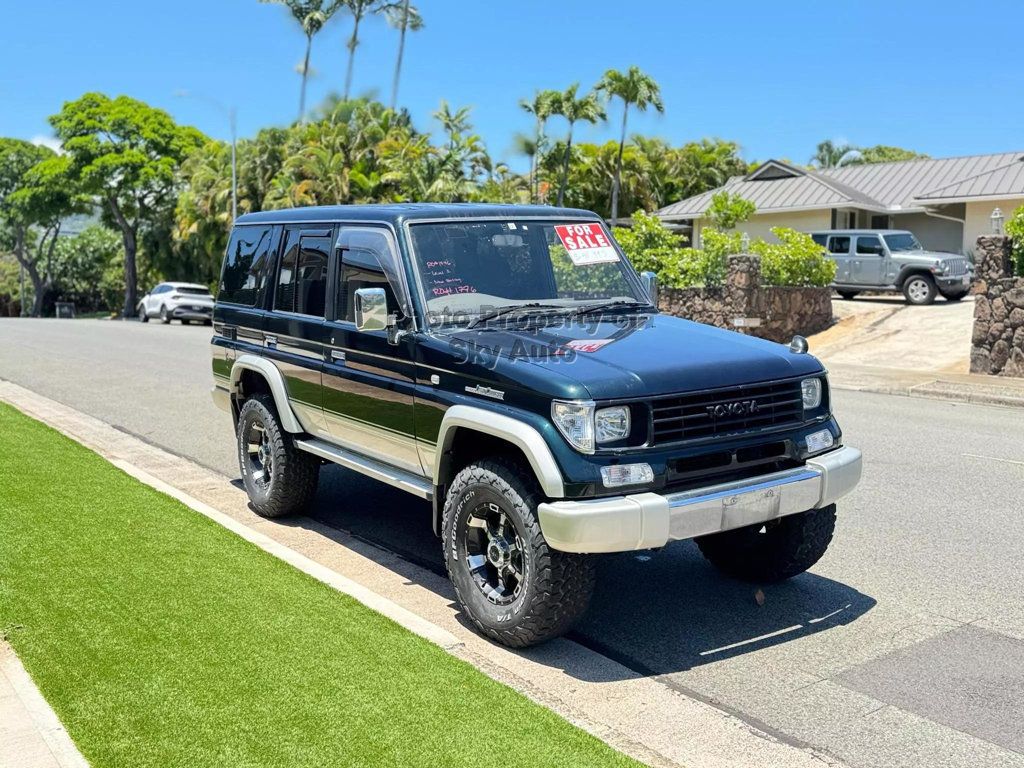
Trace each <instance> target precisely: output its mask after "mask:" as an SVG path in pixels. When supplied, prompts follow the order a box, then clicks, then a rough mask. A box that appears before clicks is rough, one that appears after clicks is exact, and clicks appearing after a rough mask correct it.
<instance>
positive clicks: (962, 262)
mask: <svg viewBox="0 0 1024 768" xmlns="http://www.w3.org/2000/svg"><path fill="white" fill-rule="evenodd" d="M946 264H947V265H948V266H949V271H948V272H947V273H946V274H947V275H950V276H951V277H960V276H961V275H966V274H967V259H946Z"/></svg>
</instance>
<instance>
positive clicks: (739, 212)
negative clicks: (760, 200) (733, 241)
mask: <svg viewBox="0 0 1024 768" xmlns="http://www.w3.org/2000/svg"><path fill="white" fill-rule="evenodd" d="M755 211H757V206H756V205H754V204H753V203H752V202H750V201H749V200H747V199H745V198H743V197H741V196H740V195H735V194H733V193H732V192H729V191H728V190H725V189H723V190H722V191H721V192H716V193H715V194H714V195H712V196H711V205H709V206H708V209H707V211H706V212H705V213H704V215H705V216H706V217H707V219H708V220H709V221H710V222H711V225H712V226H713V227H715V228H717V229H735V228H736V225H737V224H742V223H743V222H744V221H746V220H747V219H749V218H750V217H751V216H753V215H754V212H755Z"/></svg>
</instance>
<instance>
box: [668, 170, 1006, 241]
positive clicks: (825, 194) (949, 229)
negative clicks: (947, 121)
mask: <svg viewBox="0 0 1024 768" xmlns="http://www.w3.org/2000/svg"><path fill="white" fill-rule="evenodd" d="M722 190H727V191H729V192H731V193H733V194H737V195H740V196H741V197H744V198H746V199H747V200H750V201H751V202H752V203H754V205H756V206H757V212H756V213H755V214H754V215H753V216H752V217H751V218H750V220H749V221H747V222H744V223H743V224H742V225H740V227H739V229H742V230H743V231H746V232H747V233H748V234H749V235H750V236H751V237H763V238H771V232H770V230H771V228H772V227H780V226H781V227H792V228H793V229H796V230H800V231H803V232H811V231H819V230H823V229H854V228H870V229H909V230H910V231H912V232H913V233H914V234H915V235H917V238H918V240H920V241H921V243H922V244H923V245H924V246H925V247H926V248H929V249H933V250H941V251H947V252H951V253H964V254H967V253H970V252H971V251H972V250H973V248H974V243H975V241H976V240H977V238H978V235H981V234H986V233H988V232H991V231H992V212H993V210H994V209H995V208H999V209H1000V211H1001V212H1002V213H1003V215H1004V216H1009V214H1010V212H1011V211H1013V210H1014V209H1015V208H1017V207H1018V206H1020V205H1024V152H1004V153H1001V154H995V155H973V156H969V157H947V158H935V159H932V158H922V159H917V160H905V161H901V162H894V163H874V164H864V165H847V166H843V167H840V168H827V169H824V168H823V169H812V168H801V167H798V166H795V165H791V164H789V163H785V162H781V161H779V160H769V161H768V162H766V163H763V164H762V165H760V166H759V167H758V168H756V169H755V170H754V171H752V172H751V173H749V174H747V175H746V176H735V177H733V178H731V179H729V181H727V182H726V183H725V184H724V185H723V186H721V187H719V188H718V189H713V190H711V191H709V192H704V193H703V194H700V195H695V196H693V197H691V198H688V199H686V200H681V201H680V202H678V203H673V204H672V205H668V206H665V207H664V208H662V209H661V210H659V211H656V212H655V213H656V215H657V216H658V217H659V218H660V219H661V220H662V221H663V222H665V223H666V224H667V225H669V226H670V227H672V228H673V229H675V230H677V231H680V232H683V233H685V234H687V235H689V236H690V239H691V242H692V243H693V244H694V245H697V246H699V245H700V232H701V229H702V228H703V227H704V226H705V224H706V218H705V213H706V211H707V209H708V206H709V205H710V204H711V198H712V196H713V195H714V194H715V193H717V192H720V191H722Z"/></svg>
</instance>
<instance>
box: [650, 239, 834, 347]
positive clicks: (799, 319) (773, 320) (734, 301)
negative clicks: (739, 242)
mask: <svg viewBox="0 0 1024 768" xmlns="http://www.w3.org/2000/svg"><path fill="white" fill-rule="evenodd" d="M831 293H832V292H831V289H829V288H791V287H783V286H774V285H767V286H766V285H761V259H760V257H758V256H753V255H749V254H742V255H736V256H730V257H729V260H728V271H727V273H726V278H725V282H724V284H723V285H722V286H721V287H715V288H662V289H661V295H660V300H659V302H658V304H659V309H661V311H662V312H666V313H668V314H670V315H676V316H677V317H685V318H687V319H689V320H694V321H696V322H698V323H707V324H708V325H714V326H717V327H719V328H728V329H729V330H731V331H738V332H739V333H745V334H749V335H751V336H759V337H760V338H762V339H771V340H772V341H778V342H782V343H788V342H789V340H790V339H792V338H793V336H794V335H795V334H800V335H802V336H810V335H811V334H813V333H818V332H819V331H823V330H825V329H826V328H828V327H829V326H830V325H831V324H832V297H831Z"/></svg>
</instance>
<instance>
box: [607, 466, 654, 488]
mask: <svg viewBox="0 0 1024 768" xmlns="http://www.w3.org/2000/svg"><path fill="white" fill-rule="evenodd" d="M601 481H602V482H603V483H604V486H605V488H616V487H618V486H620V485H639V484H641V483H650V482H653V481H654V470H653V469H651V465H650V464H613V465H611V466H609V467H601Z"/></svg>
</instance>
